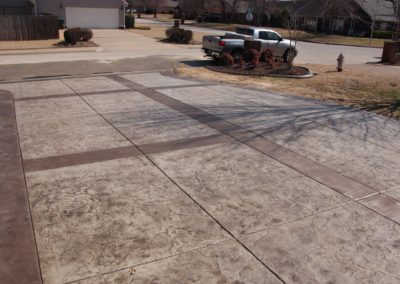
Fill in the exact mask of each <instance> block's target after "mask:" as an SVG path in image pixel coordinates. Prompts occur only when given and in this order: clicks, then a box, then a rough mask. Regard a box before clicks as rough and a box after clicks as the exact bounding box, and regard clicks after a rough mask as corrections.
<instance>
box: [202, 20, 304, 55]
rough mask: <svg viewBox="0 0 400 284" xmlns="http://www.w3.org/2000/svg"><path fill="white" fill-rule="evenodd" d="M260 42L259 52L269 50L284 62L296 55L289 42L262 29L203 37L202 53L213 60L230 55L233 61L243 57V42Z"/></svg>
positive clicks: (276, 34)
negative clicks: (248, 40) (226, 54)
mask: <svg viewBox="0 0 400 284" xmlns="http://www.w3.org/2000/svg"><path fill="white" fill-rule="evenodd" d="M245 39H255V40H260V41H261V50H264V49H267V48H268V49H271V50H273V52H274V56H276V57H283V60H284V61H285V62H287V61H288V59H289V58H291V57H292V58H294V57H295V56H296V55H297V50H296V48H295V46H294V45H293V43H292V42H291V41H290V40H287V39H283V38H282V37H281V36H280V34H278V33H277V32H275V31H274V30H269V29H262V28H253V27H249V28H241V27H238V28H236V33H226V34H225V35H224V36H207V35H206V36H203V48H202V49H203V51H204V53H205V54H206V56H208V57H212V58H214V59H216V58H218V57H220V56H221V55H223V54H224V53H229V54H231V55H232V56H233V57H234V58H235V59H237V58H239V57H241V56H243V51H244V40H245Z"/></svg>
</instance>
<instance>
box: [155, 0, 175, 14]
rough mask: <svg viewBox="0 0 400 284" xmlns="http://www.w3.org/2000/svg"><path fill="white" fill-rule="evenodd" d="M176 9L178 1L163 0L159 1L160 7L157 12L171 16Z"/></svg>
mask: <svg viewBox="0 0 400 284" xmlns="http://www.w3.org/2000/svg"><path fill="white" fill-rule="evenodd" d="M177 7H178V0H164V1H161V5H160V7H159V8H158V11H157V12H158V13H165V14H167V13H169V14H172V13H173V12H174V10H175V9H176V8H177Z"/></svg>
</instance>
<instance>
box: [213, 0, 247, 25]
mask: <svg viewBox="0 0 400 284" xmlns="http://www.w3.org/2000/svg"><path fill="white" fill-rule="evenodd" d="M242 2H243V0H230V1H227V0H219V5H220V8H221V12H222V16H223V18H224V20H225V22H226V23H227V24H230V23H232V19H233V15H234V14H235V13H237V11H238V8H239V6H240V4H241V3H242Z"/></svg>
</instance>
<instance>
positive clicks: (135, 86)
mask: <svg viewBox="0 0 400 284" xmlns="http://www.w3.org/2000/svg"><path fill="white" fill-rule="evenodd" d="M108 77H109V78H112V79H114V80H116V81H117V82H119V83H123V84H124V85H125V86H127V87H129V88H132V89H136V90H137V91H139V92H140V93H141V94H143V95H145V96H148V97H150V98H153V96H151V95H150V94H146V93H147V92H146V91H150V92H151V94H156V95H158V96H160V97H162V98H165V99H167V98H168V99H169V97H167V96H164V95H162V94H161V93H159V92H157V91H155V90H154V89H151V88H142V85H139V84H137V83H134V82H132V81H129V80H127V79H125V78H122V77H120V76H114V75H113V76H108ZM63 83H64V84H65V85H66V86H67V87H68V88H70V89H71V90H72V91H73V92H74V93H76V94H77V95H78V96H79V97H80V98H81V99H82V100H83V102H84V103H86V104H87V105H88V106H89V107H90V108H91V109H93V111H95V112H96V113H97V114H98V115H99V116H100V117H102V119H103V120H104V121H106V122H107V123H108V124H109V125H110V126H111V127H113V128H114V129H115V130H116V131H117V132H118V133H119V134H120V135H122V136H123V137H124V138H125V139H126V140H127V141H129V143H131V144H132V146H134V147H135V148H136V149H137V150H138V151H140V152H141V153H142V155H143V156H145V157H146V159H147V160H148V161H149V162H150V163H151V164H152V165H153V166H154V167H156V168H157V169H158V170H159V171H160V172H161V173H162V174H163V175H164V176H165V177H166V178H167V179H168V180H170V181H171V182H172V183H173V184H174V185H175V186H176V187H177V188H179V190H180V191H181V192H182V193H183V194H185V195H186V196H187V197H188V198H189V199H190V200H191V201H192V202H193V203H194V204H196V205H197V206H198V207H199V208H200V209H201V210H202V211H203V212H204V213H205V214H206V215H208V216H209V217H210V218H211V219H212V220H213V221H214V222H215V223H216V224H218V226H219V227H220V228H221V229H222V230H224V231H225V232H226V233H227V234H228V235H229V236H231V237H232V238H233V239H234V240H235V241H236V242H237V243H238V244H240V245H241V247H242V248H243V249H245V250H246V251H247V252H249V253H250V254H251V255H252V256H253V257H254V258H255V259H256V260H257V261H258V262H259V263H260V264H261V265H262V266H264V267H265V268H266V269H267V270H268V271H269V272H271V273H272V274H273V275H274V276H275V277H276V278H277V279H279V280H280V281H281V282H282V283H286V282H285V281H284V280H283V279H282V278H281V277H280V276H279V275H278V274H277V272H275V271H274V270H273V269H272V268H270V267H269V266H268V265H267V264H266V263H265V262H263V261H262V260H261V259H260V258H259V257H258V256H257V255H256V254H255V253H254V252H253V251H252V250H250V249H249V248H248V247H247V246H246V245H245V244H244V243H243V242H241V241H240V240H239V239H238V238H237V237H236V236H235V235H234V234H233V233H232V232H231V231H230V230H228V229H227V228H226V227H225V226H224V225H223V224H222V223H221V222H220V221H219V220H218V219H217V218H216V217H215V216H213V215H212V214H211V213H210V212H209V211H208V210H207V209H206V208H205V207H204V206H203V205H202V204H200V202H199V201H198V200H196V199H195V198H194V197H193V196H192V195H191V194H190V193H189V192H187V191H186V190H185V189H184V188H182V187H181V186H180V185H179V184H178V183H177V182H176V181H175V180H174V179H173V178H172V177H170V176H169V175H168V174H167V173H166V172H165V171H164V170H163V169H162V168H161V167H160V166H159V165H158V164H157V163H156V162H155V161H154V160H153V159H152V158H151V157H150V156H149V155H148V154H147V153H145V152H144V151H143V150H142V149H140V148H139V147H138V146H137V145H136V144H135V143H134V142H133V141H132V140H131V139H130V138H129V137H127V136H126V135H125V134H124V133H123V132H122V131H121V130H120V129H118V128H117V127H116V126H115V125H114V124H113V123H111V122H110V121H109V120H108V119H107V118H106V117H104V115H102V114H101V113H100V112H99V111H98V110H96V109H95V108H94V107H93V106H92V105H90V103H89V102H88V101H86V100H85V98H84V97H83V96H81V95H80V94H79V93H78V92H76V91H75V90H74V89H72V88H71V87H70V86H69V85H68V84H66V83H65V82H64V81H63ZM153 99H154V98H153ZM157 101H158V100H157ZM172 102H176V103H178V102H179V101H176V100H173V101H172ZM163 103H164V104H166V102H163ZM179 103H180V104H182V103H181V102H179ZM180 104H178V105H180ZM190 108H193V107H192V106H190Z"/></svg>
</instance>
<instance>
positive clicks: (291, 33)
mask: <svg viewBox="0 0 400 284" xmlns="http://www.w3.org/2000/svg"><path fill="white" fill-rule="evenodd" d="M282 25H283V26H284V27H285V29H287V32H288V36H287V37H288V39H289V40H290V44H289V50H288V51H287V52H288V53H287V54H286V55H285V56H286V62H287V63H288V64H289V67H292V66H293V61H294V58H295V57H296V47H297V41H298V35H299V30H298V21H297V19H296V17H294V16H291V15H290V14H289V13H288V12H284V13H283V14H282Z"/></svg>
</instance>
